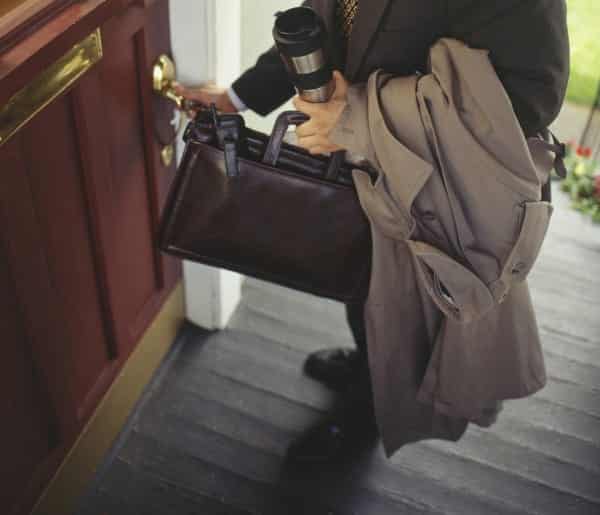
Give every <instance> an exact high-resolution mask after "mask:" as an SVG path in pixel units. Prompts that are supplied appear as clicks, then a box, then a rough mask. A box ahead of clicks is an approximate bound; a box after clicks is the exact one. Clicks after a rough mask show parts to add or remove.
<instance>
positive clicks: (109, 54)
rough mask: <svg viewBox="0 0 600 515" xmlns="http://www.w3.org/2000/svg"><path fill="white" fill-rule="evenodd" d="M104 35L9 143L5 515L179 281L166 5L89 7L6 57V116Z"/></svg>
mask: <svg viewBox="0 0 600 515" xmlns="http://www.w3.org/2000/svg"><path fill="white" fill-rule="evenodd" d="M96 29H99V30H100V35H101V39H102V57H101V59H99V61H98V62H97V63H95V64H94V65H92V66H91V67H90V68H89V70H87V71H86V72H85V74H84V75H83V76H81V77H80V78H78V79H77V80H76V81H75V82H74V83H73V84H72V85H71V86H70V87H69V88H68V89H66V90H65V91H61V92H60V94H58V96H57V97H56V98H54V99H53V100H52V101H51V102H50V103H49V104H47V105H45V106H44V107H43V109H41V110H40V111H39V112H37V114H35V116H34V117H33V118H32V119H31V120H29V121H28V122H27V123H26V124H25V125H23V126H22V127H21V128H20V129H19V130H17V131H16V132H15V133H14V135H12V136H11V137H10V138H9V139H4V140H3V141H0V167H1V174H2V180H1V181H0V310H1V311H0V313H1V318H0V330H2V333H1V334H2V336H3V338H2V339H3V354H2V357H3V359H2V360H1V361H0V403H1V404H0V410H1V411H0V413H1V417H2V423H1V424H0V456H2V459H1V460H0V477H2V479H3V481H2V482H0V511H1V512H2V513H11V512H14V513H26V512H28V511H29V509H30V507H31V506H32V503H33V502H34V501H35V499H36V498H37V496H38V495H39V493H40V492H41V489H42V488H43V487H44V485H45V484H47V482H48V479H49V478H50V477H51V475H52V474H53V472H54V471H55V470H56V467H57V465H58V464H59V463H60V461H61V460H62V458H63V457H64V455H65V452H66V451H67V450H68V449H69V448H70V447H71V446H72V444H73V442H74V440H75V438H76V437H77V436H78V434H79V433H80V432H81V429H82V428H83V425H84V424H85V423H86V421H87V420H88V419H89V417H90V415H91V413H92V412H93V410H94V408H95V407H96V406H97V404H98V402H99V400H100V399H101V397H102V396H103V394H104V393H105V392H106V390H107V388H108V387H109V386H110V384H111V383H112V381H113V380H114V378H115V375H116V374H117V373H118V371H119V369H120V368H121V366H122V364H123V362H124V361H125V360H126V358H127V357H128V356H129V354H130V353H131V351H132V350H133V348H134V346H135V344H136V342H138V341H139V339H140V337H141V335H142V333H143V331H144V330H145V329H146V328H147V327H148V325H149V324H150V322H151V321H152V319H153V318H154V316H155V315H156V313H157V312H158V310H159V309H160V307H161V306H162V304H163V302H164V300H165V298H166V297H167V296H168V294H169V293H170V292H171V290H172V289H173V287H174V285H176V283H177V281H178V280H179V278H180V275H181V270H180V266H179V263H178V262H176V261H175V260H172V259H171V258H168V257H165V256H163V255H161V254H160V253H159V252H158V251H157V249H156V245H155V241H156V240H155V235H156V229H157V224H158V219H159V214H160V209H161V206H162V205H163V201H164V199H165V196H166V193H167V189H168V186H169V184H170V181H171V179H172V177H173V173H174V170H173V165H171V166H170V167H165V166H164V165H163V164H162V162H161V160H160V157H159V152H160V144H159V141H160V140H161V139H162V140H163V141H164V140H165V139H166V138H168V137H169V131H172V128H171V127H170V125H169V120H170V118H171V116H172V112H173V107H172V105H170V104H169V102H168V101H166V100H164V99H161V98H159V97H156V96H155V95H154V94H153V93H152V90H151V73H152V64H153V62H154V60H155V59H156V57H157V56H158V55H159V54H161V53H167V54H168V53H169V50H170V43H169V16H168V0H155V1H149V0H147V1H145V2H142V1H124V0H104V1H102V0H85V1H83V2H79V3H77V4H73V5H72V6H70V7H67V8H66V9H65V10H63V11H62V12H61V13H59V14H58V15H57V16H56V17H54V18H52V19H51V20H50V21H49V22H47V24H46V25H44V26H43V27H41V28H39V29H38V30H36V31H35V32H33V33H32V34H31V35H30V36H28V37H27V38H26V39H23V40H22V41H20V42H18V43H17V44H16V45H13V46H12V47H11V48H10V49H8V50H6V51H5V52H4V53H2V54H0V63H1V64H2V66H0V92H1V93H0V127H1V126H2V123H3V122H6V119H5V120H2V116H3V114H4V115H5V114H6V110H5V111H2V106H6V105H8V104H9V103H10V99H11V98H14V96H15V95H18V94H19V92H20V91H23V90H24V88H27V86H28V85H30V84H32V83H33V82H35V80H36V79H37V78H39V77H40V74H42V73H44V70H46V69H48V67H50V66H51V65H52V63H53V62H55V61H56V59H58V58H60V56H61V55H63V54H64V53H65V52H67V51H68V50H69V49H70V48H72V47H73V45H74V44H76V43H77V42H78V41H80V40H82V39H84V38H85V37H87V36H88V35H89V34H90V33H93V32H94V31H95V30H96Z"/></svg>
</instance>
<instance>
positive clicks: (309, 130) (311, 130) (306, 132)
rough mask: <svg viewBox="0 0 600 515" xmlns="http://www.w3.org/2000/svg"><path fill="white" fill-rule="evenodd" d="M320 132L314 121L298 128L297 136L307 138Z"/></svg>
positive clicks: (309, 121)
mask: <svg viewBox="0 0 600 515" xmlns="http://www.w3.org/2000/svg"><path fill="white" fill-rule="evenodd" d="M318 132H319V128H318V127H317V124H316V123H315V121H314V120H308V121H307V122H304V123H303V124H301V125H298V126H297V127H296V135H297V136H298V138H305V137H306V136H314V135H315V134H317V133H318Z"/></svg>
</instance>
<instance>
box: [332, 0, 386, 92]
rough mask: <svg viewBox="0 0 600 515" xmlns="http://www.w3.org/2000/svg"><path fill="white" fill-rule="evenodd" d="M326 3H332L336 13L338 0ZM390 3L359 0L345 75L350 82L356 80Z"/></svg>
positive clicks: (383, 0)
mask: <svg viewBox="0 0 600 515" xmlns="http://www.w3.org/2000/svg"><path fill="white" fill-rule="evenodd" d="M324 3H330V4H332V7H333V8H332V12H333V13H335V3H336V0H326V1H325V2H324ZM389 3H390V0H359V6H358V14H357V15H356V19H355V20H354V27H353V28H352V32H351V33H350V40H349V41H348V60H347V65H346V73H345V75H346V78H347V79H348V80H349V81H350V82H354V81H355V79H356V75H357V74H358V71H359V70H360V66H361V64H362V62H363V59H364V57H365V54H366V53H367V50H368V48H369V45H370V44H371V41H372V40H373V38H374V37H375V35H376V33H377V30H378V29H379V26H380V24H381V21H382V19H383V16H384V14H385V11H386V9H387V7H388V5H389ZM332 18H333V15H332Z"/></svg>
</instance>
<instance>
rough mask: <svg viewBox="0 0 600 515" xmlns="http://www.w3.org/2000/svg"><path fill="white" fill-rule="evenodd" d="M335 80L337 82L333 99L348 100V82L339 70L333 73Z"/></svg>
mask: <svg viewBox="0 0 600 515" xmlns="http://www.w3.org/2000/svg"><path fill="white" fill-rule="evenodd" d="M333 80H334V81H335V91H334V92H333V95H332V99H340V98H346V95H347V94H348V81H346V79H345V77H344V76H343V75H342V73H341V72H340V71H338V70H334V71H333Z"/></svg>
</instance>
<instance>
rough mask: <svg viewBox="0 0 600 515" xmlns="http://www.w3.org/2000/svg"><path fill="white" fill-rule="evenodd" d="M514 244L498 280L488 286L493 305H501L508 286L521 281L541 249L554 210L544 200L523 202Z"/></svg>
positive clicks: (508, 288)
mask: <svg viewBox="0 0 600 515" xmlns="http://www.w3.org/2000/svg"><path fill="white" fill-rule="evenodd" d="M521 206H522V208H521V209H522V217H521V218H522V222H521V226H520V229H519V233H518V236H517V240H516V242H515V244H514V246H513V247H512V249H511V251H510V253H509V255H508V257H507V258H506V260H505V262H504V264H503V266H502V271H501V273H500V276H499V277H498V279H496V280H495V281H493V282H492V283H490V284H489V289H490V292H491V293H492V296H493V297H494V300H495V301H496V302H502V301H503V300H504V298H505V297H506V295H507V293H508V291H509V290H510V288H511V286H512V285H513V284H514V283H516V282H521V281H523V280H525V278H526V277H527V275H528V274H529V272H530V270H531V268H532V267H533V265H534V264H535V261H536V259H537V257H538V255H539V253H540V250H541V248H542V243H543V242H544V239H545V238H546V233H547V231H548V227H549V225H550V218H551V217H552V213H553V211H554V207H553V206H552V204H550V202H546V201H544V200H539V201H524V202H522V203H521Z"/></svg>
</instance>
